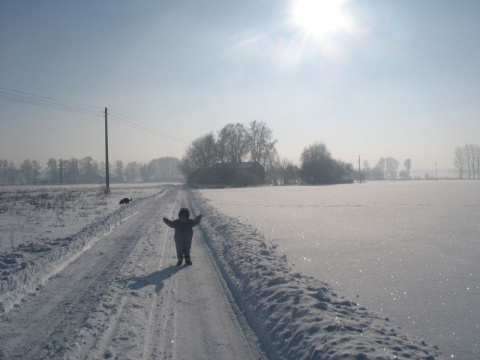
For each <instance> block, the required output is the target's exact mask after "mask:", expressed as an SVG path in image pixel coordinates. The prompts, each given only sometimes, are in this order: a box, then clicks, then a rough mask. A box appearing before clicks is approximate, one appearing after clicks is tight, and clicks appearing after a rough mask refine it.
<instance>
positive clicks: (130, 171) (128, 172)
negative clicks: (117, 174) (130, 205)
mask: <svg viewBox="0 0 480 360" xmlns="http://www.w3.org/2000/svg"><path fill="white" fill-rule="evenodd" d="M139 168H140V165H139V164H138V163H137V162H136V161H134V162H129V163H128V164H127V166H126V168H125V178H126V179H127V181H128V182H131V183H134V182H135V181H136V180H137V177H138V174H139Z"/></svg>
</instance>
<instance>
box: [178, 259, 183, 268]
mask: <svg viewBox="0 0 480 360" xmlns="http://www.w3.org/2000/svg"><path fill="white" fill-rule="evenodd" d="M182 262H183V258H181V257H179V258H178V261H177V266H180V265H182Z"/></svg>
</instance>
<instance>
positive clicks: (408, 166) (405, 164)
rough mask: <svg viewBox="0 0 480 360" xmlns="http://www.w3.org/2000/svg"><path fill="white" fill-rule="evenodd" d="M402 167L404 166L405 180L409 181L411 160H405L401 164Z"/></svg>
mask: <svg viewBox="0 0 480 360" xmlns="http://www.w3.org/2000/svg"><path fill="white" fill-rule="evenodd" d="M403 166H405V172H406V179H407V180H409V179H411V177H410V170H411V169H412V160H411V159H407V160H405V162H404V163H403Z"/></svg>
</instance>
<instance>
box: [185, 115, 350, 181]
mask: <svg viewBox="0 0 480 360" xmlns="http://www.w3.org/2000/svg"><path fill="white" fill-rule="evenodd" d="M276 143H277V141H276V140H274V139H273V132H272V130H271V129H270V128H269V127H268V126H267V125H266V124H265V123H264V122H260V121H256V120H255V121H252V122H251V123H250V124H249V126H248V127H246V126H245V125H243V124H240V123H236V124H228V125H226V126H225V127H223V128H222V129H221V130H219V131H216V132H210V133H208V134H206V135H204V136H201V137H200V138H198V139H196V140H194V141H193V142H192V144H191V145H190V146H189V147H188V148H187V151H186V154H185V156H184V157H183V158H182V160H181V164H180V171H181V172H182V173H183V175H184V176H185V178H187V179H188V178H189V177H191V175H192V174H193V173H195V172H197V171H199V170H201V169H206V168H208V167H210V166H211V165H212V164H215V163H222V164H225V163H240V162H244V161H251V162H257V163H259V164H261V165H263V166H264V167H265V171H266V182H267V183H282V184H293V183H299V182H304V183H308V184H333V183H342V182H353V178H354V170H353V165H351V164H346V163H344V162H342V161H339V160H334V159H333V158H332V156H331V154H330V152H329V151H328V149H327V147H326V145H325V144H324V143H315V144H313V145H311V146H309V147H307V148H305V149H304V151H303V153H302V156H301V159H300V160H301V166H300V167H298V166H296V165H294V164H293V163H292V162H291V161H288V160H280V159H279V157H278V153H277V150H276V148H275V145H276Z"/></svg>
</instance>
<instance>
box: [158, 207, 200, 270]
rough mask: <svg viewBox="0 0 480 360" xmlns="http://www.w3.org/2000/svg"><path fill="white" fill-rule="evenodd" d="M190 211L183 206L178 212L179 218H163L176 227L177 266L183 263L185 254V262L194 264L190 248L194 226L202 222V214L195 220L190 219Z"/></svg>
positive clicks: (169, 224) (170, 225)
mask: <svg viewBox="0 0 480 360" xmlns="http://www.w3.org/2000/svg"><path fill="white" fill-rule="evenodd" d="M189 217H190V211H188V209H187V208H181V209H180V211H179V212H178V219H177V220H173V221H171V220H168V219H167V218H163V221H164V222H165V224H167V225H168V226H169V227H171V228H173V229H175V235H174V236H173V238H174V239H175V248H176V249H177V258H178V262H177V266H180V265H182V262H183V257H184V256H185V263H186V264H187V265H192V259H190V248H191V247H192V238H193V227H194V226H196V225H198V224H199V223H200V220H202V215H198V216H197V217H196V218H195V220H191V219H189Z"/></svg>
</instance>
